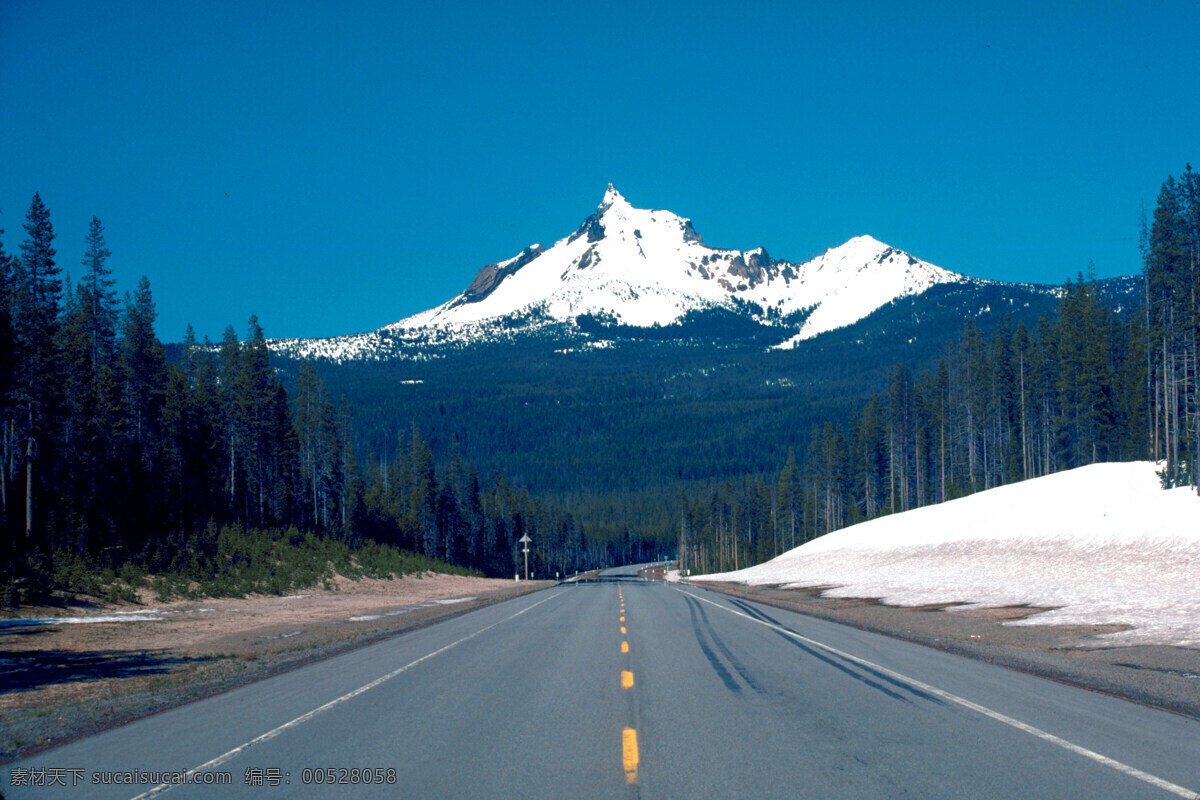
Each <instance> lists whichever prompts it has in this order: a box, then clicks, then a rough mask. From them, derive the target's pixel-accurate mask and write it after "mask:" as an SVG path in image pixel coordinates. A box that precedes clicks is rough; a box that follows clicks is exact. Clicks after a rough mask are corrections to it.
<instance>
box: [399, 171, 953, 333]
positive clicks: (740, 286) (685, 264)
mask: <svg viewBox="0 0 1200 800" xmlns="http://www.w3.org/2000/svg"><path fill="white" fill-rule="evenodd" d="M958 280H963V277H962V276H961V275H957V274H955V273H953V272H950V271H948V270H944V269H941V268H940V267H935V266H933V265H932V264H927V263H925V262H923V261H919V260H917V259H915V258H913V257H911V256H909V255H907V254H906V253H902V252H900V251H899V250H896V249H894V248H891V247H888V246H887V245H886V244H883V243H882V242H879V241H876V240H875V239H872V238H871V237H870V236H858V237H856V238H854V239H851V240H850V241H848V242H846V243H845V244H843V245H841V246H840V247H835V248H834V249H832V250H828V251H826V252H825V253H824V254H822V255H821V256H818V257H817V258H815V259H813V260H812V261H809V262H807V263H804V264H792V263H789V262H787V261H777V260H775V259H773V258H771V256H769V255H768V254H767V252H766V251H765V250H764V249H762V248H761V247H760V248H757V249H754V250H749V251H745V252H743V251H739V250H720V249H716V248H712V247H708V246H707V245H705V244H704V240H703V239H701V237H700V235H699V234H697V233H696V231H695V229H694V228H693V227H692V222H691V220H689V219H685V218H683V217H680V216H678V215H676V214H673V213H671V212H670V211H654V210H648V209H641V208H634V207H633V206H632V205H630V204H629V202H628V201H627V200H626V199H625V198H624V197H622V196H621V193H620V192H618V191H617V190H616V189H615V188H613V186H612V184H609V186H608V191H606V192H605V193H604V199H603V200H602V201H601V202H600V205H599V207H598V208H597V209H596V212H595V213H594V214H592V215H591V216H590V217H588V218H587V220H586V221H585V222H584V223H583V225H581V226H580V227H579V229H578V230H576V231H575V232H574V233H572V234H571V235H570V236H568V237H566V238H565V239H560V240H559V241H557V242H555V243H554V245H553V246H552V247H550V248H543V247H542V246H541V245H537V244H534V245H530V246H529V247H527V248H526V249H525V250H523V251H522V252H521V253H520V254H519V255H517V256H516V257H514V258H510V259H509V260H507V261H501V262H500V263H498V264H490V265H488V266H486V267H484V268H483V269H482V270H480V272H479V274H478V275H477V276H476V277H475V280H474V281H473V282H472V283H471V285H470V286H469V287H467V289H466V291H464V292H463V293H462V294H460V295H458V296H457V297H455V298H454V299H452V300H450V301H449V302H447V303H444V304H442V305H440V306H438V307H437V308H433V309H430V310H429V311H425V312H423V313H420V314H417V315H415V316H412V317H409V318H408V319H405V320H401V321H400V322H397V323H395V325H393V326H389V327H392V328H399V329H406V330H412V329H414V328H430V327H439V328H454V327H459V326H462V325H464V324H474V323H481V322H486V321H487V320H494V319H498V318H502V317H511V316H513V315H521V314H529V313H533V312H539V313H540V314H542V315H543V316H544V317H546V318H549V319H552V320H555V321H559V322H566V321H569V320H572V319H574V318H576V317H578V316H579V315H581V314H586V315H594V316H602V317H611V318H612V319H614V320H615V321H616V322H619V323H621V324H624V325H634V326H639V327H648V326H651V325H655V324H657V325H669V324H671V323H673V322H676V321H678V320H679V319H681V318H682V317H683V316H684V315H686V314H687V313H688V312H690V311H697V310H704V309H707V308H712V307H715V306H725V307H728V308H733V307H735V306H736V305H737V303H736V301H743V303H745V302H748V303H753V304H755V305H758V306H761V307H762V308H763V309H764V310H767V309H773V310H775V311H777V312H778V313H779V316H787V315H789V314H793V313H795V312H798V311H804V310H807V309H812V313H811V314H810V315H809V317H808V319H807V320H806V322H805V323H804V325H803V328H802V329H801V332H800V338H810V337H812V336H816V335H817V334H819V333H824V332H825V331H828V330H832V329H833V328H838V327H841V326H842V325H848V324H850V323H852V322H855V321H856V320H859V319H861V318H862V317H864V316H866V315H867V314H869V313H870V312H871V311H874V310H875V309H876V308H878V307H879V306H881V305H883V304H884V303H886V302H888V301H889V300H893V299H895V298H897V297H904V296H907V295H910V294H918V293H920V292H922V291H924V290H925V289H928V288H929V287H930V286H933V285H934V284H937V283H945V282H948V281H958Z"/></svg>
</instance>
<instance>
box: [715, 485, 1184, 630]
mask: <svg viewBox="0 0 1200 800" xmlns="http://www.w3.org/2000/svg"><path fill="white" fill-rule="evenodd" d="M1156 469H1157V467H1156V466H1155V465H1154V464H1150V463H1147V462H1135V463H1127V464H1094V465H1092V466H1088V467H1081V468H1079V469H1075V470H1070V471H1067V472H1061V473H1058V474H1056V475H1049V476H1046V477H1044V478H1037V479H1035V480H1030V481H1025V482H1022V483H1017V484H1012V485H1009V486H1002V487H1000V488H997V489H992V490H989V491H986V492H981V493H979V494H976V495H972V496H970V497H966V498H962V499H960V500H953V501H951V502H949V503H943V504H941V505H937V506H928V507H926V508H921V509H915V510H913V511H908V512H905V513H903V514H895V515H892V516H889V517H882V518H880V519H875V520H872V521H870V522H865V523H862V524H860V525H855V526H853V527H850V528H845V529H843V530H840V531H837V532H835V533H831V534H829V535H827V536H823V537H821V538H820V539H816V540H814V541H812V542H809V543H808V544H805V545H803V546H801V547H797V548H796V549H795V550H791V551H789V552H787V553H784V554H783V555H780V556H779V557H777V558H775V559H773V560H772V561H768V562H767V563H765V564H760V565H758V566H756V567H751V568H749V569H744V570H740V571H738V572H726V573H721V574H719V575H706V576H704V577H703V580H713V581H737V582H742V581H747V582H749V583H751V584H767V583H770V584H784V585H790V586H832V587H835V588H832V589H829V590H827V591H826V592H825V594H826V596H831V597H874V598H879V599H880V600H881V601H882V602H885V603H889V604H893V605H914V606H915V605H926V604H936V603H965V604H967V605H965V606H959V608H963V607H970V606H976V607H978V606H1010V605H1025V604H1027V605H1032V606H1038V607H1050V608H1052V609H1053V610H1051V611H1048V612H1046V613H1042V614H1036V615H1034V616H1032V617H1029V618H1027V619H1024V620H1020V621H1015V622H1011V623H1008V624H1018V625H1019V624H1047V625H1049V624H1056V625H1097V624H1118V625H1128V626H1130V628H1131V629H1130V630H1128V631H1124V632H1121V633H1115V634H1109V635H1106V636H1104V637H1101V638H1102V639H1103V640H1104V641H1105V642H1106V643H1109V644H1114V645H1115V644H1122V645H1131V644H1174V645H1183V646H1189V647H1200V497H1197V496H1196V495H1195V494H1194V493H1193V492H1192V491H1191V490H1190V489H1187V488H1182V489H1172V490H1169V491H1163V490H1162V489H1161V488H1160V484H1159V479H1158V475H1157V474H1156Z"/></svg>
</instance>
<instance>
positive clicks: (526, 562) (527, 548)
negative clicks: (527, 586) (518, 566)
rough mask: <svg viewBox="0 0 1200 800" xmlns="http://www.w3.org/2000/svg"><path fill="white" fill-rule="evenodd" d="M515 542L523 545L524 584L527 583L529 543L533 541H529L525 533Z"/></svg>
mask: <svg viewBox="0 0 1200 800" xmlns="http://www.w3.org/2000/svg"><path fill="white" fill-rule="evenodd" d="M517 541H518V542H520V543H521V544H523V545H525V550H524V551H523V552H524V553H525V582H526V583H529V543H530V542H532V541H533V539H530V538H529V534H528V533H527V534H525V535H524V536H522V537H521V538H520V539H517Z"/></svg>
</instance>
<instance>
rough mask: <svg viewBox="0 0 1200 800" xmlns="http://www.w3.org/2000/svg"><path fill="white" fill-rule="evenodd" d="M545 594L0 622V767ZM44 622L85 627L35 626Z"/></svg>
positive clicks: (289, 602) (190, 607)
mask: <svg viewBox="0 0 1200 800" xmlns="http://www.w3.org/2000/svg"><path fill="white" fill-rule="evenodd" d="M548 585H553V583H552V582H531V583H530V584H524V585H522V586H518V585H517V584H516V583H515V582H513V581H506V580H491V579H484V578H466V577H460V576H454V575H435V574H432V573H428V574H425V575H423V576H421V577H412V576H410V577H405V578H402V579H399V580H388V581H385V580H372V579H362V580H358V581H353V580H349V579H345V578H340V577H339V578H336V579H335V586H336V590H335V591H329V590H322V589H310V590H306V591H303V592H299V593H297V594H295V595H292V596H289V597H264V596H251V597H246V598H236V599H234V598H228V599H208V600H188V601H175V602H170V603H157V602H154V601H153V596H152V595H150V594H149V593H146V594H145V595H144V596H143V598H142V601H143V602H141V603H139V604H123V605H119V606H111V605H100V604H98V603H93V602H88V601H87V600H86V599H81V601H80V602H77V603H75V604H73V605H71V606H69V607H67V608H65V609H64V608H61V607H59V608H25V609H22V610H21V612H20V614H19V616H18V617H17V618H10V619H0V762H3V761H8V760H11V759H13V758H15V757H16V756H17V755H19V754H22V753H28V752H33V751H36V750H40V749H43V748H45V747H48V746H51V745H53V744H57V743H60V742H62V741H64V740H68V739H71V738H76V737H78V736H81V735H85V734H87V733H91V732H94V731H96V730H100V729H103V728H105V727H108V726H110V725H113V724H118V723H120V722H123V721H126V720H129V719H134V718H136V717H139V716H144V715H145V714H148V713H153V712H154V711H157V710H160V709H162V708H166V707H169V706H172V705H177V704H179V703H183V702H188V701H190V700H193V699H197V698H199V697H204V696H207V695H211V694H214V693H217V692H221V691H225V690H228V689H230V688H233V687H234V686H237V685H240V684H243V683H246V682H249V681H251V680H257V679H259V678H262V677H266V676H267V675H270V674H275V673H277V672H281V671H284V670H286V669H291V668H294V667H296V666H299V665H300V664H303V663H308V662H310V661H313V660H316V659H319V658H324V657H326V656H329V655H333V654H334V653H338V652H343V651H345V650H347V649H350V648H352V647H357V646H361V645H363V644H367V643H370V642H372V641H376V640H378V639H380V638H384V637H386V636H390V635H394V634H396V633H399V632H401V631H404V630H408V629H411V628H413V627H418V626H421V625H425V624H429V623H430V622H432V621H435V620H437V619H442V618H445V617H447V616H450V615H453V614H459V613H462V612H463V611H465V610H468V609H471V608H477V607H479V606H480V605H485V604H488V603H493V602H496V601H498V600H502V599H505V598H507V597H512V596H513V595H515V594H517V593H519V592H521V591H533V590H535V589H538V588H543V587H544V586H548ZM51 617H53V618H58V619H60V620H66V619H75V620H88V621H75V622H66V621H61V622H58V623H47V622H42V623H38V622H35V620H38V619H43V620H44V619H47V618H51Z"/></svg>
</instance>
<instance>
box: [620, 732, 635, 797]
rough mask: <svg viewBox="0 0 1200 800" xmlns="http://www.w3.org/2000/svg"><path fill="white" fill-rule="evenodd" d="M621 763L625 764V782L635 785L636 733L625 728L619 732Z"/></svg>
mask: <svg viewBox="0 0 1200 800" xmlns="http://www.w3.org/2000/svg"><path fill="white" fill-rule="evenodd" d="M621 761H623V762H624V764H625V782H626V783H637V779H638V774H637V772H638V746H637V731H635V730H634V729H633V728H626V729H625V730H623V731H621Z"/></svg>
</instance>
